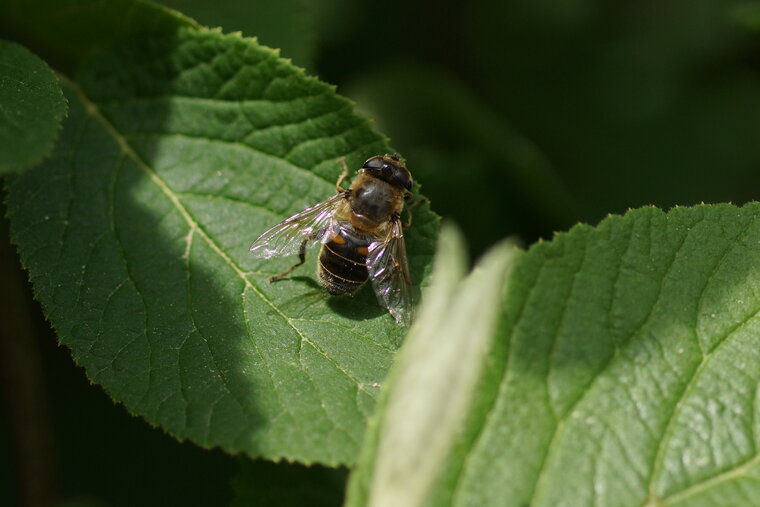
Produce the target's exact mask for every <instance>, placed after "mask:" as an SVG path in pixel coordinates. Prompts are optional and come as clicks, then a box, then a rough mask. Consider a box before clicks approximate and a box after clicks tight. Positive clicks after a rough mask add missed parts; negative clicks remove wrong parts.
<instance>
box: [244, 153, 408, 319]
mask: <svg viewBox="0 0 760 507" xmlns="http://www.w3.org/2000/svg"><path fill="white" fill-rule="evenodd" d="M341 164H342V165H343V174H342V175H341V177H340V179H338V182H337V183H336V185H335V188H336V191H337V192H338V193H337V194H336V195H334V196H332V197H330V198H329V199H327V200H325V201H322V202H320V203H318V204H315V205H314V206H311V207H308V208H306V209H304V210H303V211H301V212H299V213H296V214H295V215H293V216H291V217H290V218H287V219H286V220H284V221H283V222H280V223H279V224H277V225H275V226H274V227H272V228H271V229H269V230H267V231H265V232H264V233H263V234H261V236H259V237H258V238H257V239H256V241H254V242H253V245H251V248H250V251H251V252H252V253H253V254H254V255H256V256H258V257H263V258H265V259H271V258H272V257H276V256H281V255H293V254H298V257H299V261H298V262H297V263H296V264H295V265H294V266H292V267H291V268H289V269H287V270H285V271H283V272H282V273H280V274H278V275H275V276H272V277H270V278H269V281H270V282H274V281H276V280H279V279H281V278H283V277H284V276H286V275H287V274H289V273H290V272H292V271H293V270H294V269H296V268H298V267H299V266H301V265H302V264H303V263H304V261H305V260H306V249H307V247H309V246H312V245H314V244H316V243H320V244H321V245H322V247H321V250H320V252H319V263H318V266H317V276H318V277H319V280H320V282H321V283H322V286H323V287H324V288H325V289H326V290H327V292H329V293H330V294H332V295H341V294H353V293H354V292H356V290H357V289H359V287H361V286H362V285H364V283H365V282H366V281H367V280H370V281H371V283H372V287H373V289H374V291H375V295H376V296H377V299H378V301H379V302H380V304H381V305H382V306H383V307H385V308H386V309H387V310H388V312H389V313H390V314H391V315H392V316H393V318H394V319H396V322H398V323H399V324H401V325H409V324H410V322H411V320H412V299H413V297H412V281H411V276H410V275H409V265H408V262H407V258H406V247H405V246H404V233H403V226H404V224H402V222H401V211H402V209H403V207H404V201H405V200H407V199H409V198H410V197H411V195H412V194H411V192H410V190H411V188H412V176H411V174H410V173H409V171H408V170H407V169H406V167H405V165H404V162H403V160H402V159H400V158H399V157H398V156H397V155H378V156H375V157H372V158H370V159H368V160H367V161H366V162H365V163H364V165H363V166H362V167H361V169H359V171H358V172H359V177H358V178H356V180H354V182H353V183H352V184H351V186H350V187H349V188H348V189H346V190H343V189H342V188H341V187H340V185H341V183H342V181H343V180H344V179H345V178H346V177H347V176H348V168H347V167H346V165H345V161H343V160H342V159H341Z"/></svg>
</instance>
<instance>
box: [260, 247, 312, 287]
mask: <svg viewBox="0 0 760 507" xmlns="http://www.w3.org/2000/svg"><path fill="white" fill-rule="evenodd" d="M309 239H310V238H306V239H304V240H303V241H302V242H301V247H300V248H299V249H298V262H297V263H296V264H294V265H292V266H290V267H289V268H288V269H286V270H285V271H283V272H282V273H279V274H277V275H274V276H270V277H269V282H270V283H271V282H276V281H277V280H281V279H282V278H284V277H285V276H287V275H288V274H290V273H292V272H293V271H295V270H296V269H297V268H298V267H299V266H301V265H302V264H303V263H304V262H306V244H307V243H308V242H309Z"/></svg>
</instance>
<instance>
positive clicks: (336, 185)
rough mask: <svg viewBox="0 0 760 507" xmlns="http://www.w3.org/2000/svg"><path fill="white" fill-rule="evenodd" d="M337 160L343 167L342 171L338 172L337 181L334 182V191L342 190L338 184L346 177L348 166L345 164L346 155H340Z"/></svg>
mask: <svg viewBox="0 0 760 507" xmlns="http://www.w3.org/2000/svg"><path fill="white" fill-rule="evenodd" d="M339 161H340V166H341V167H342V168H343V172H342V173H341V174H340V178H338V182H337V183H335V191H336V192H338V193H340V192H344V190H343V188H341V186H340V184H341V183H343V180H345V179H346V178H348V166H347V165H346V157H340V159H339Z"/></svg>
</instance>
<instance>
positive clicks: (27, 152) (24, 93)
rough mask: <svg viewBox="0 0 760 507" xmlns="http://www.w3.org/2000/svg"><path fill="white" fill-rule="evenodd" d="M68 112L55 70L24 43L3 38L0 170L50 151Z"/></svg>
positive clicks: (27, 163)
mask: <svg viewBox="0 0 760 507" xmlns="http://www.w3.org/2000/svg"><path fill="white" fill-rule="evenodd" d="M65 114H66V101H65V100H64V98H63V93H61V87H60V86H59V85H58V81H57V80H56V78H55V75H54V74H53V71H51V70H50V68H49V67H48V66H47V65H46V64H45V62H43V61H42V60H40V59H39V58H37V57H36V56H35V55H34V54H32V53H31V52H30V51H29V50H28V49H26V48H24V47H23V46H20V45H19V44H16V43H14V42H10V41H5V40H0V174H3V173H6V172H11V171H14V172H16V171H20V170H22V169H24V168H26V167H28V166H30V165H32V164H34V163H36V162H38V161H40V160H41V159H42V158H43V157H44V156H45V155H47V154H48V153H49V152H50V150H51V149H52V148H53V142H54V141H55V137H56V134H57V132H58V129H59V128H60V126H61V119H62V118H63V115H65Z"/></svg>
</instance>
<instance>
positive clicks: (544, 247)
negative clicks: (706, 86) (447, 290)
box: [349, 204, 760, 506]
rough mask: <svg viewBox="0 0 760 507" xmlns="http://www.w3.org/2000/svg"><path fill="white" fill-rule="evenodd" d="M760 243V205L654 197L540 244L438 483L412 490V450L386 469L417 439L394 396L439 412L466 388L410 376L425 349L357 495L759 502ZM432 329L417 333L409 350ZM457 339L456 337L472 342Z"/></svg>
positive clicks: (493, 342)
mask: <svg viewBox="0 0 760 507" xmlns="http://www.w3.org/2000/svg"><path fill="white" fill-rule="evenodd" d="M759 245H760V204H749V205H746V206H744V207H742V208H737V207H734V206H730V205H714V206H705V205H702V206H698V207H695V208H675V209H673V210H672V211H670V212H669V213H667V214H666V213H663V212H662V211H659V210H657V209H654V208H643V209H639V210H636V211H632V212H630V213H628V214H627V215H626V216H624V217H610V218H608V219H606V220H604V221H603V222H602V223H600V224H599V226H598V227H595V228H592V227H589V226H577V227H575V228H573V229H572V230H571V231H570V232H569V233H563V234H559V235H558V236H557V237H556V238H555V239H554V240H553V241H552V242H548V243H539V244H537V245H535V246H534V247H532V248H531V249H530V250H529V251H528V252H527V253H526V254H525V255H523V256H521V257H520V258H519V259H518V260H517V261H516V262H515V264H514V266H513V267H512V269H511V271H510V273H509V275H508V278H507V284H506V288H505V292H504V295H503V297H502V298H501V307H502V310H501V315H500V317H499V324H498V327H497V328H496V331H495V333H493V336H492V337H491V338H490V341H489V342H488V344H489V349H488V351H487V352H486V353H484V354H482V355H483V357H485V360H484V362H483V365H482V371H481V372H480V373H479V381H478V387H477V389H475V390H473V391H472V396H471V399H470V406H469V410H468V413H467V416H466V418H465V420H464V422H463V423H462V424H461V426H460V430H459V432H458V433H453V432H452V431H450V428H449V426H448V425H447V424H445V423H440V424H439V423H437V422H435V421H433V422H432V423H431V424H429V425H428V427H427V431H428V432H429V433H430V435H429V436H428V437H427V438H428V439H429V440H433V439H434V438H440V439H442V440H445V441H446V442H447V444H448V446H449V448H450V449H451V451H450V452H449V453H448V455H447V457H446V459H445V460H442V463H439V465H438V474H437V476H436V480H435V482H434V483H432V484H431V483H430V477H429V474H427V475H425V474H423V473H422V472H419V474H418V475H419V477H416V478H419V479H420V480H424V482H423V490H422V491H414V495H412V494H410V493H408V489H407V490H405V489H402V486H404V485H405V484H408V483H414V482H415V480H414V479H410V478H409V477H408V476H406V475H401V476H399V475H395V474H404V473H406V474H408V473H414V472H410V471H409V470H408V467H409V465H410V463H409V462H399V463H396V464H395V466H394V467H393V468H391V469H390V470H386V471H385V472H384V474H383V475H381V474H380V467H381V464H382V463H384V462H388V461H390V460H393V459H394V456H388V454H390V453H397V452H399V451H398V450H397V449H396V448H395V447H393V446H390V445H382V444H381V443H382V442H383V436H384V435H387V434H390V433H391V432H392V431H394V429H395V431H399V429H400V428H402V427H404V426H405V425H406V426H410V425H411V424H412V423H409V422H404V421H403V419H400V418H398V417H394V415H393V400H394V399H396V398H401V397H403V398H409V399H416V400H417V402H416V403H417V407H416V411H425V410H430V409H431V408H430V407H433V408H434V407H436V406H439V405H440V404H441V403H442V401H445V400H446V398H448V397H450V396H451V394H450V393H448V392H443V394H440V392H439V390H438V387H439V386H437V385H435V384H434V382H441V381H442V380H441V379H440V378H432V377H431V379H430V380H429V381H428V382H422V381H420V382H418V383H416V384H415V383H409V382H404V383H402V382H400V381H399V380H398V379H400V378H401V379H403V378H404V376H405V375H410V372H408V371H406V370H414V369H419V368H422V366H423V365H422V361H424V359H419V360H417V361H415V362H414V363H413V364H412V363H410V362H409V361H403V360H401V359H400V360H399V361H398V362H397V363H396V364H395V365H394V368H393V370H392V372H391V377H390V380H389V381H388V384H387V388H388V391H387V392H386V393H385V394H384V395H383V400H384V401H383V402H382V403H381V406H380V415H379V416H378V417H379V420H380V421H381V422H380V423H379V425H378V427H377V428H373V430H372V431H370V432H368V435H367V440H366V442H367V448H366V449H365V450H364V454H363V456H362V459H361V465H360V467H359V468H358V470H357V472H356V475H355V476H354V477H353V478H352V482H351V488H350V490H349V493H350V496H349V499H350V501H349V504H350V505H361V504H364V503H365V501H367V500H368V502H367V503H368V504H369V505H376V504H377V503H375V501H378V503H379V500H381V499H383V498H384V495H387V494H388V492H389V491H394V490H401V491H403V492H404V495H403V496H402V497H400V498H395V502H394V504H393V505H500V506H503V505H631V506H634V505H726V506H728V505H750V504H753V503H754V502H755V501H756V499H757V498H758V497H760V486H759V485H760V481H758V478H760V454H759V453H758V449H760V440H759V438H760V437H759V435H760V425H759V423H758V421H760V412H758V410H759V409H758V406H759V405H758V403H757V396H758V392H760V338H759V336H760V319H759V318H758V312H759V311H760V270H758V266H760V249H759V248H758V246H759ZM436 269H437V268H436ZM475 276H477V275H472V278H473V279H474V278H475ZM432 290H435V289H432ZM432 290H431V292H432ZM439 297H440V296H439ZM431 299H433V294H431V295H430V296H429V297H428V300H427V301H426V305H428V304H432V303H431ZM482 299H483V300H484V301H488V300H489V298H486V297H483V298H482ZM424 311H425V310H424V309H423V313H424ZM472 322H473V325H477V322H478V319H477V316H476V315H474V314H473V316H472ZM421 334H422V333H421V330H419V329H417V328H413V330H412V332H411V334H410V337H409V338H408V341H407V345H405V349H404V350H403V351H402V354H401V357H402V358H403V357H404V356H406V355H407V354H408V353H409V352H408V348H410V347H412V346H413V344H414V343H416V342H417V341H418V340H419V339H420V335H421ZM473 334H475V333H473ZM479 336H480V335H479V334H475V337H474V338H473V336H472V335H471V334H469V333H468V332H462V333H461V334H460V336H457V337H453V339H451V340H450V341H457V340H456V339H457V338H458V340H459V341H461V342H467V341H470V340H473V339H475V340H478V341H479V338H478V337H479ZM450 341H446V340H439V343H440V346H441V347H451V348H454V347H457V346H464V345H452V344H451V343H450ZM425 367H426V368H433V366H430V365H425ZM452 375H459V373H458V372H456V371H455V372H454V373H452ZM402 390H403V392H401V391H402ZM436 394H438V395H439V396H435V395H436ZM440 397H443V400H442V399H441V398H440ZM410 404H412V403H411V402H410ZM419 432H420V433H422V430H419ZM378 435H379V436H378ZM432 435H437V436H432ZM411 458H414V459H417V460H418V461H420V462H421V461H423V460H425V459H426V458H427V456H425V453H422V455H420V454H417V455H413V456H410V457H409V459H411ZM395 460H396V461H400V457H399V456H395ZM418 466H419V468H420V470H423V471H424V470H425V468H424V467H423V466H422V465H421V464H418ZM399 477H400V478H399ZM383 478H385V480H384V481H383V480H382V479H383ZM416 478H415V479H416ZM380 486H382V488H381V487H380Z"/></svg>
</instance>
